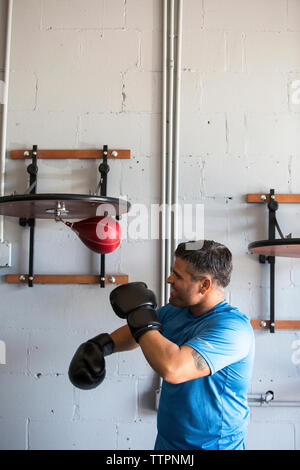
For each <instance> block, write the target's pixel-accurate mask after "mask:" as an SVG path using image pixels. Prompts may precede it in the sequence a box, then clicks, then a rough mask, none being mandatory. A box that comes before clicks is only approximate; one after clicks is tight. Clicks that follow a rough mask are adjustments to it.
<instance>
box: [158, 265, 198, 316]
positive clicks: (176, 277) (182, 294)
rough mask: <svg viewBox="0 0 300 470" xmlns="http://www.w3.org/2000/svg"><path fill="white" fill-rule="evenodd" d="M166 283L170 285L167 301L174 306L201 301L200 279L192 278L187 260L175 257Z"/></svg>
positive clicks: (187, 305)
mask: <svg viewBox="0 0 300 470" xmlns="http://www.w3.org/2000/svg"><path fill="white" fill-rule="evenodd" d="M167 283H168V284H170V285H171V292H170V298H169V302H170V304H172V305H174V306H175V307H190V306H192V305H197V304H199V303H201V299H202V295H201V292H200V290H201V283H202V281H194V280H192V277H191V275H190V273H189V272H188V262H187V261H185V260H183V259H181V258H178V257H176V258H175V262H174V264H173V267H172V272H171V274H170V276H169V277H168V279H167Z"/></svg>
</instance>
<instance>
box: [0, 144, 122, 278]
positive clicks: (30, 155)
mask: <svg viewBox="0 0 300 470" xmlns="http://www.w3.org/2000/svg"><path fill="white" fill-rule="evenodd" d="M130 156H131V155H130V150H120V149H108V146H107V145H104V146H103V149H101V150H100V149H75V150H65V149H64V150H43V149H41V150H40V149H38V146H37V145H33V147H32V150H12V151H11V152H10V158H12V159H18V160H19V159H22V160H23V159H31V160H32V162H31V164H30V165H28V167H27V172H28V173H29V176H30V178H29V187H28V189H27V191H26V192H25V194H21V195H18V194H16V193H14V194H13V195H11V196H4V197H1V198H0V215H5V216H12V217H18V218H19V223H20V225H21V226H23V227H26V226H28V227H29V228H30V235H29V270H28V275H27V274H24V273H21V274H8V275H7V276H6V278H5V279H6V282H7V283H18V284H25V283H27V284H28V286H29V287H33V284H34V283H35V284H99V283H100V286H101V287H105V284H123V283H127V282H128V275H114V274H110V275H106V274H105V256H106V255H105V254H100V257H101V263H100V276H96V275H81V274H76V275H69V274H66V275H58V274H54V275H50V274H46V275H41V274H34V269H33V267H34V231H35V219H36V218H42V219H51V218H52V219H55V220H56V221H60V220H62V219H63V218H66V217H67V218H68V219H86V218H89V217H94V216H96V215H97V209H98V208H99V207H100V206H101V205H103V204H105V215H108V216H110V215H111V216H115V217H116V219H117V220H119V219H120V218H121V216H122V213H125V212H128V210H129V209H130V204H129V203H128V202H127V201H124V200H122V199H117V198H111V197H108V196H107V175H108V173H109V171H110V168H109V165H108V162H107V160H108V159H119V158H121V159H129V158H130ZM65 158H67V159H102V162H101V164H100V165H99V168H98V170H99V173H100V181H99V183H98V185H97V188H96V190H95V192H94V194H89V195H86V194H56V193H54V194H52V193H50V194H38V193H37V192H36V190H37V175H38V165H37V162H38V159H65ZM109 208H111V212H112V213H110V210H109Z"/></svg>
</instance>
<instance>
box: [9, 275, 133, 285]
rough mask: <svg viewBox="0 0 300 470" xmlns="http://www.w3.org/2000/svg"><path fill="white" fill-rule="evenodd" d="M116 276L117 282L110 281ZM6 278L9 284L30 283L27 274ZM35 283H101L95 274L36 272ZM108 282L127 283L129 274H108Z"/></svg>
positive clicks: (106, 281)
mask: <svg viewBox="0 0 300 470" xmlns="http://www.w3.org/2000/svg"><path fill="white" fill-rule="evenodd" d="M109 278H114V279H115V282H110V281H109ZM5 280H6V282H7V283H8V284H28V275H27V274H7V275H6V277H5ZM33 283H34V284H100V276H99V275H94V274H35V275H34V279H33ZM105 283H106V284H127V283H128V275H127V274H124V275H115V274H108V275H106V276H105Z"/></svg>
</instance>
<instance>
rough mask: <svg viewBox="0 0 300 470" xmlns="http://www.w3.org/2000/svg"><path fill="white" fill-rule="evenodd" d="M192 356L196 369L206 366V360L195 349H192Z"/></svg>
mask: <svg viewBox="0 0 300 470" xmlns="http://www.w3.org/2000/svg"><path fill="white" fill-rule="evenodd" d="M192 356H193V358H194V361H195V365H196V367H197V369H199V370H203V369H205V368H206V367H207V362H206V360H205V359H204V357H202V356H201V354H199V353H198V352H197V351H195V349H194V350H193V351H192Z"/></svg>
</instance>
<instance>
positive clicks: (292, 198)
mask: <svg viewBox="0 0 300 470" xmlns="http://www.w3.org/2000/svg"><path fill="white" fill-rule="evenodd" d="M262 196H266V199H265V200H263V199H262V198H261V197H262ZM269 200H270V195H269V194H268V193H260V194H247V202H256V203H265V202H269ZM275 201H277V202H281V203H290V204H297V203H300V194H276V193H275Z"/></svg>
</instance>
